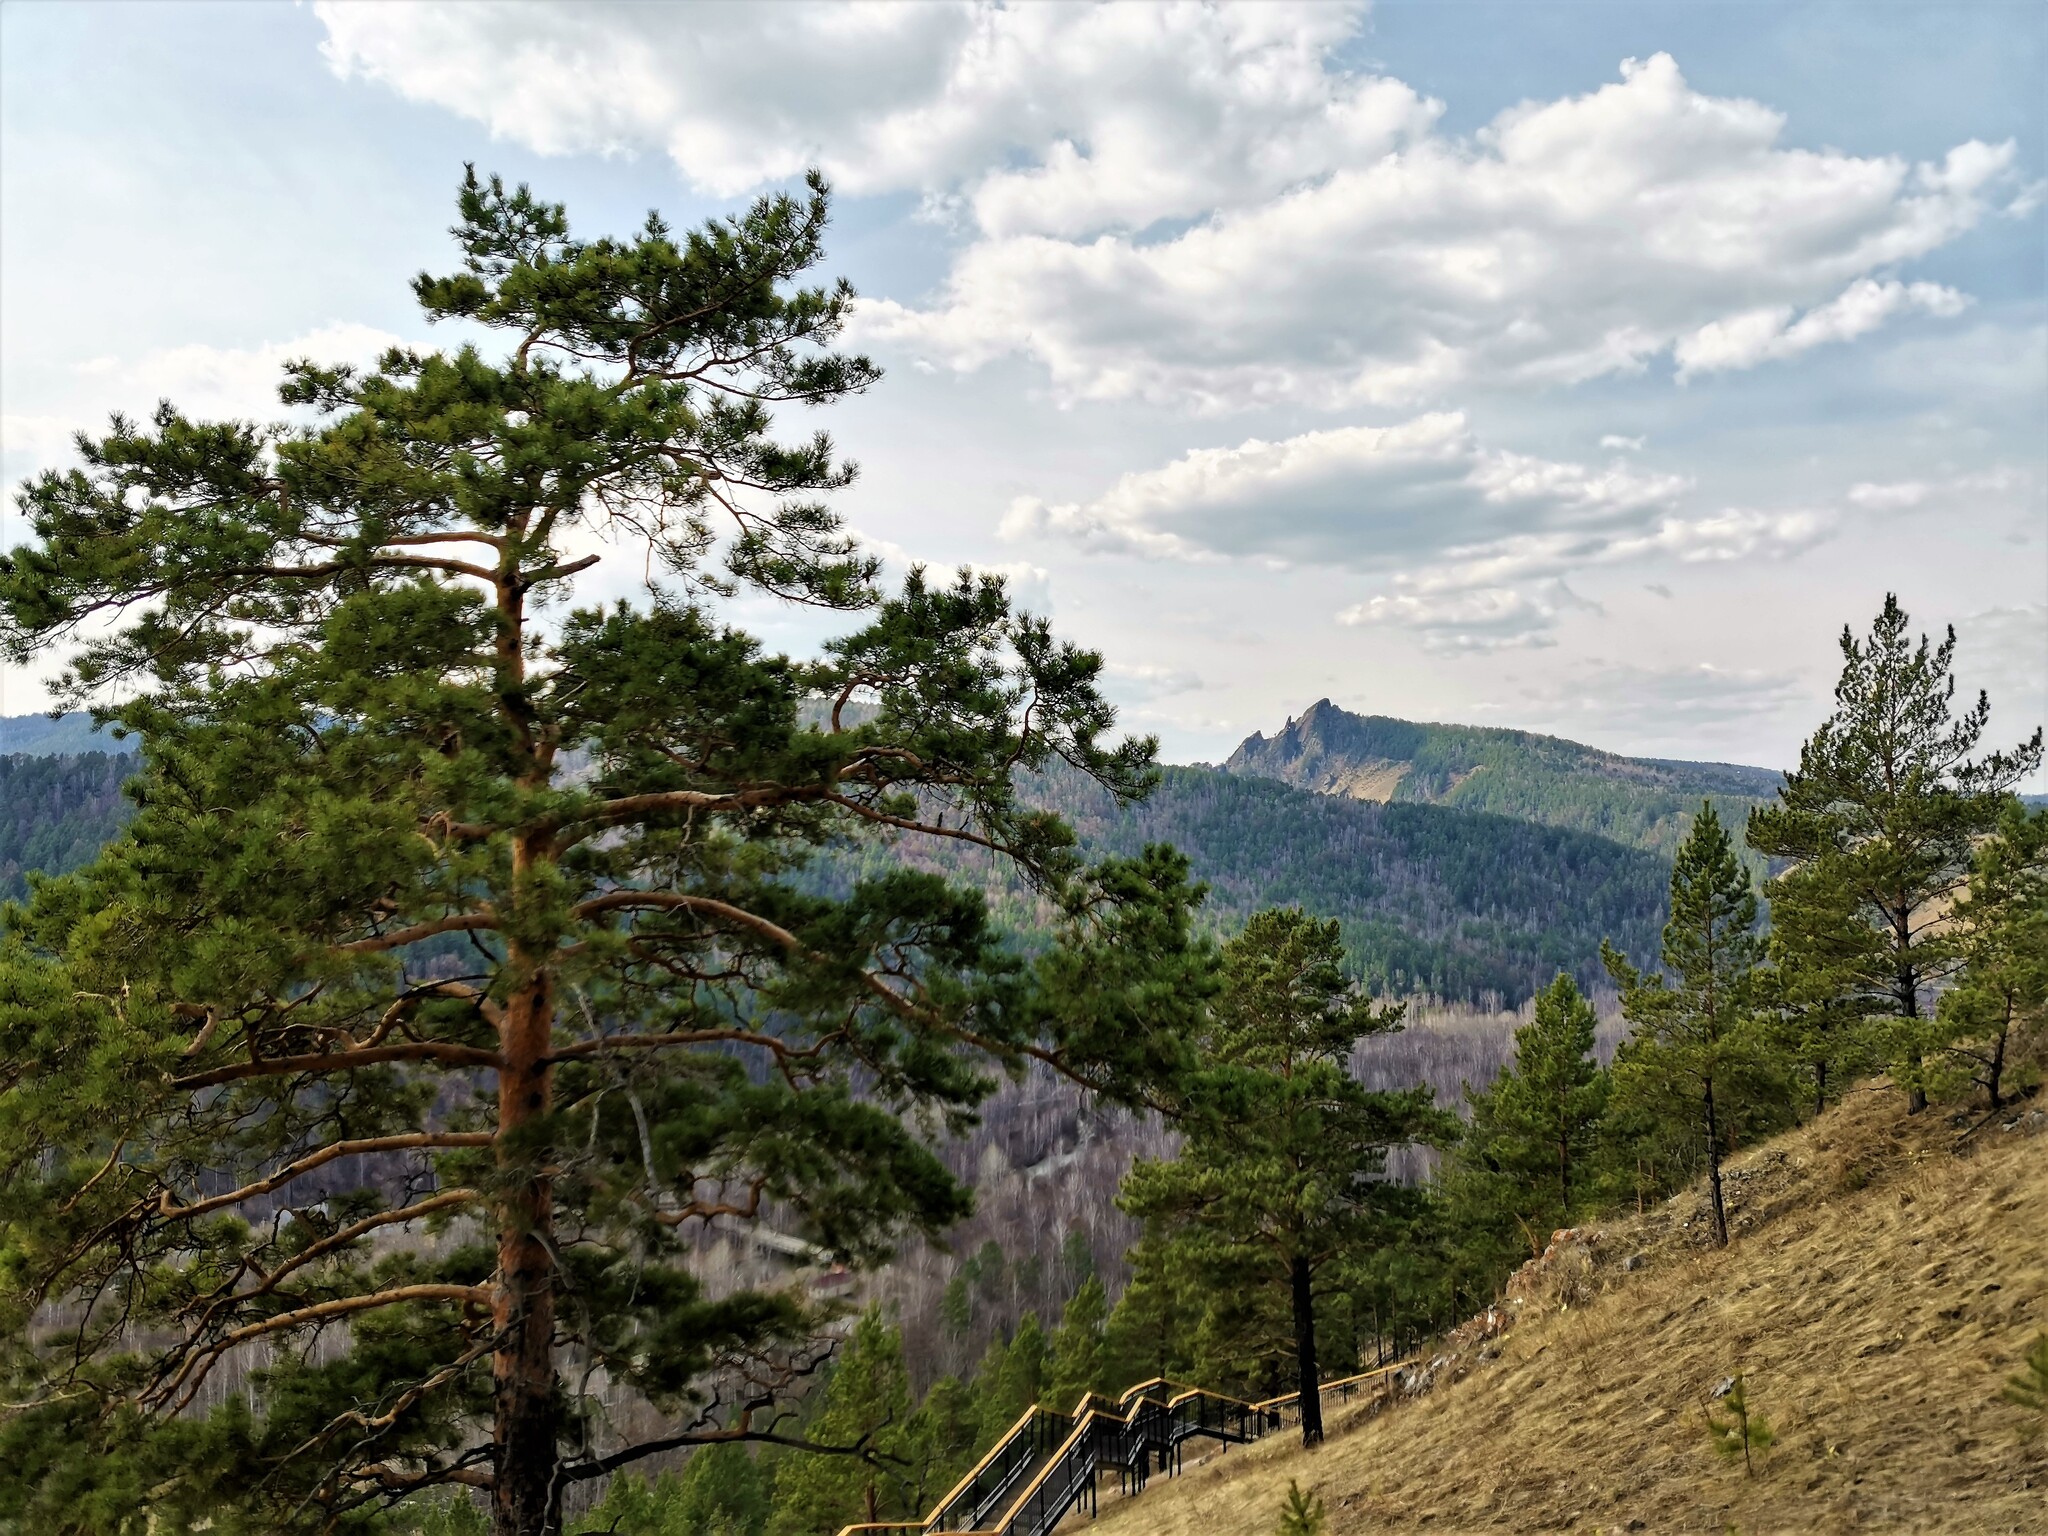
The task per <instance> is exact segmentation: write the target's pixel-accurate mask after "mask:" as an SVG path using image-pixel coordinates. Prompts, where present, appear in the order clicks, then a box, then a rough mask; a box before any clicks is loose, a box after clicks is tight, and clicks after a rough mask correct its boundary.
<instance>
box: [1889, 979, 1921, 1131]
mask: <svg viewBox="0 0 2048 1536" xmlns="http://www.w3.org/2000/svg"><path fill="white" fill-rule="evenodd" d="M1895 995H1896V996H1897V998H1898V1000H1899V1017H1900V1018H1902V1019H1918V1018H1919V1017H1920V978H1919V976H1918V975H1916V974H1915V973H1914V970H1913V968H1912V967H1911V966H1909V965H1902V966H1900V967H1899V979H1898V987H1897V990H1896V993H1895ZM1912 1033H1913V1034H1915V1035H1917V1034H1918V1033H1919V1031H1917V1030H1914V1031H1912ZM1907 1052H1908V1059H1909V1060H1910V1061H1911V1062H1912V1064H1913V1082H1912V1085H1911V1086H1910V1087H1908V1088H1907V1090H1906V1113H1907V1114H1909V1115H1917V1114H1919V1113H1920V1112H1921V1111H1922V1110H1923V1109H1925V1108H1926V1107H1927V1089H1926V1087H1925V1086H1924V1085H1923V1084H1922V1083H1921V1081H1920V1046H1919V1042H1918V1041H1917V1040H1914V1041H1910V1042H1909V1043H1908V1045H1907Z"/></svg>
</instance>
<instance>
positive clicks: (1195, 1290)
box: [1102, 1223, 1201, 1392]
mask: <svg viewBox="0 0 2048 1536" xmlns="http://www.w3.org/2000/svg"><path fill="white" fill-rule="evenodd" d="M1127 1257H1128V1259H1129V1261H1130V1266H1131V1278H1130V1283H1129V1284H1127V1285H1126V1286H1125V1287H1124V1289H1123V1293H1122V1294H1121V1295H1119V1296H1118V1297H1117V1299H1116V1305H1115V1306H1114V1307H1112V1308H1110V1312H1109V1318H1108V1320H1107V1321H1106V1322H1105V1323H1104V1324H1103V1329H1102V1348H1103V1355H1104V1357H1105V1361H1106V1364H1105V1366H1104V1369H1105V1371H1106V1372H1107V1373H1108V1376H1109V1379H1110V1381H1111V1382H1112V1383H1113V1384H1114V1385H1115V1387H1116V1389H1117V1390H1118V1391H1119V1392H1121V1391H1123V1390H1124V1389H1125V1388H1127V1387H1134V1386H1136V1385H1138V1384H1139V1383H1140V1382H1145V1381H1154V1380H1162V1379H1163V1380H1174V1379H1178V1378H1185V1377H1186V1376H1187V1374H1188V1367H1189V1360H1188V1335H1189V1333H1190V1331H1191V1327H1192V1324H1191V1322H1190V1319H1192V1318H1193V1317H1194V1316H1195V1315H1196V1314H1197V1313H1198V1312H1199V1311H1200V1296H1201V1292H1200V1286H1199V1282H1198V1281H1197V1280H1196V1279H1195V1277H1194V1276H1192V1275H1191V1274H1190V1272H1189V1265H1188V1263H1187V1261H1186V1252H1185V1249H1184V1248H1183V1247H1182V1246H1181V1245H1178V1244H1176V1243H1174V1242H1172V1241H1170V1239H1169V1235H1168V1234H1167V1232H1166V1231H1165V1230H1163V1227H1162V1225H1161V1224H1159V1223H1153V1224H1150V1225H1148V1227H1147V1230H1146V1232H1145V1233H1144V1235H1143V1236H1141V1237H1140V1238H1139V1239H1138V1241H1137V1242H1136V1243H1135V1244H1134V1245H1133V1246H1132V1248H1131V1251H1130V1253H1129V1255H1128V1256H1127Z"/></svg>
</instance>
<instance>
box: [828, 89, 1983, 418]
mask: <svg viewBox="0 0 2048 1536" xmlns="http://www.w3.org/2000/svg"><path fill="white" fill-rule="evenodd" d="M1782 128H1783V119H1782V118H1781V117H1780V116H1779V115H1778V114H1777V113H1775V112H1772V111H1770V110H1768V109H1767V108H1765V107H1763V106H1761V105H1759V104H1758V103H1755V102H1750V101H1741V100H1732V99H1726V98H1714V97H1708V96H1704V95H1702V94H1700V93H1698V92H1696V91H1694V90H1692V88H1691V87H1690V86H1688V85H1687V84H1686V82H1685V80H1684V78H1683V77H1682V76H1681V75H1680V73H1679V71H1678V67H1677V65H1676V64H1675V63H1674V62H1673V61H1672V60H1671V59H1670V58H1668V57H1666V56H1663V55H1659V56H1658V57H1656V58H1654V59H1651V60H1648V61H1646V62H1641V63H1635V62H1631V63H1630V64H1627V65H1625V66H1624V69H1623V78H1622V79H1621V81H1619V82H1618V83H1616V84H1612V85H1608V86H1605V87H1603V88H1601V89H1600V90H1598V91H1596V92H1593V93H1592V94H1590V95H1587V96H1583V97H1577V98H1571V99H1567V100H1563V101H1556V102H1550V103H1543V104H1536V105H1531V106H1527V107H1522V108H1517V109H1515V110H1514V111H1511V112H1508V113H1505V114H1503V115H1502V116H1501V117H1500V118H1498V119H1496V121H1495V122H1494V123H1493V124H1492V125H1491V126H1490V127H1489V128H1487V129H1486V130H1484V131H1483V132H1482V133H1480V134H1479V135H1478V136H1477V137H1476V138H1475V139H1473V140H1470V141H1465V140H1453V139H1449V138H1446V137H1444V136H1442V135H1439V134H1435V133H1429V134H1417V135H1411V136H1410V137H1409V138H1407V139H1406V140H1405V141H1404V142H1403V143H1402V144H1401V145H1400V146H1399V147H1397V148H1394V149H1391V150H1389V151H1388V152H1386V153H1385V154H1383V155H1380V156H1378V157H1377V158H1374V159H1371V160H1352V159H1346V158H1343V157H1341V156H1338V157H1333V159H1332V162H1331V164H1330V166H1329V168H1328V170H1327V171H1326V173H1324V174H1322V175H1320V176H1318V177H1315V178H1311V179H1308V180H1305V181H1303V182H1301V183H1300V184H1298V185H1294V186H1291V187H1289V188H1287V189H1285V190H1283V191H1280V192H1278V193H1277V194H1275V195H1274V196H1273V197H1271V198H1270V199H1268V200H1266V201H1264V202H1260V203H1256V204H1246V205H1243V206H1233V205H1220V206H1218V207H1217V208H1216V209H1215V210H1214V211H1213V212H1212V213H1211V214H1210V216H1209V217H1207V218H1205V219H1202V220H1200V221H1199V222H1197V223H1195V224H1194V225H1193V226H1192V227H1189V228H1186V229H1184V230H1181V231H1179V232H1177V233H1173V234H1171V235H1169V236H1165V237H1162V238H1157V239H1147V238H1143V237H1140V236H1136V235H1131V234H1127V233H1115V232H1105V233H1100V234H1097V235H1095V236H1093V237H1092V238H1087V239H1060V238H1054V237H1052V236H1050V235H1047V234H1043V233H1033V234H1010V233H1001V232H995V231H988V230H984V232H983V238H982V239H980V240H979V241H977V242H976V243H974V244H973V245H971V246H969V247H968V248H967V249H966V250H965V251H964V252H963V253H962V254H961V256H960V257H959V258H958V260H957V261H956V263H955V265H954V267H953V269H952V271H951V273H950V274H949V275H948V277H947V279H946V281H945V282H944V284H943V285H942V287H941V289H940V292H939V293H938V295H937V297H936V300H935V302H933V303H931V304H929V305H926V306H923V307H915V306H910V305H905V304H902V303H892V302H879V303H875V304H872V305H870V306H869V307H868V310H867V312H866V318H865V320H864V321H863V329H864V332H865V334H866V335H867V336H868V337H869V338H871V339H872V340H874V341H876V342H877V343H880V344H890V343H894V344H896V345H899V346H902V347H905V348H908V349H911V350H913V351H916V352H919V353H921V354H924V355H928V356H931V357H934V358H937V359H939V360H941V361H943V362H945V363H948V364H950V365H951V366H953V367H956V368H962V369H968V368H974V367H978V366H980V365H982V364H984V363H986V362H988V361H990V360H991V359H994V358H996V357H999V356H1003V355H1006V354H1013V353H1014V354H1022V355H1025V356H1029V357H1031V358H1034V359H1035V360H1037V361H1038V362H1039V363H1040V364H1042V365H1043V366H1044V367H1045V368H1046V370H1047V371H1048V373H1049V375H1050V377H1051V380H1052V383H1053V385H1054V388H1055V389H1056V390H1057V391H1058V392H1059V394H1060V395H1061V396H1062V397H1063V398H1066V399H1069V400H1083V399H1091V400H1092V399H1115V398H1122V397H1141V398H1146V399H1151V400H1157V401H1161V402H1172V403H1177V404H1188V405H1193V406H1195V407H1197V408H1201V409H1207V410H1214V411H1221V410H1228V409H1233V408H1238V407H1242V406H1247V405H1265V404H1272V403H1275V402H1283V401H1291V402H1297V403H1305V404H1309V405H1313V406H1319V407H1324V408H1342V407H1344V406H1347V405H1351V404H1355V403H1358V402H1366V403H1373V404H1397V403H1402V402H1407V401H1414V400H1422V399H1430V398H1439V397H1441V396H1442V395H1443V394H1444V393H1445V392H1446V391H1447V390H1448V389H1450V388H1451V387H1452V386H1454V385H1457V384H1459V383H1460V382H1462V381H1466V380H1470V379H1474V378H1479V377H1484V378H1485V379H1486V380H1488V381H1489V382H1491V383H1496V384H1500V383H1507V384H1514V383H1522V384H1544V383H1560V382H1561V383H1574V382H1579V381H1583V380H1586V379H1591V378H1595V377H1598V376H1601V375H1604V374H1613V373H1632V372H1639V371H1641V370H1643V369H1645V368H1646V367H1647V366H1648V365H1649V364H1650V362H1651V361H1652V360H1653V359H1655V358H1657V357H1659V356H1660V355H1663V354H1666V353H1671V354H1674V355H1675V356H1676V359H1677V361H1678V363H1679V365H1680V368H1681V371H1682V372H1683V374H1684V375H1685V376H1687V377H1690V376H1692V375H1694V374H1698V373H1704V372H1708V371H1714V370H1721V369H1730V368H1742V367H1753V366H1756V365H1757V364H1759V363H1762V362H1765V361H1769V360H1773V359H1780V358H1788V357H1792V356H1795V355H1797V354H1799V353H1801V352H1804V351H1807V350H1810V349H1811V348H1814V347H1818V346H1821V345H1824V344H1828V343H1834V342H1843V341H1848V340H1851V339H1853V338H1855V337H1857V336H1860V335H1865V334H1868V333H1869V332H1870V331H1871V330H1872V329H1874V328H1875V327H1877V326H1879V325H1881V324H1882V323H1884V322H1885V321H1887V320H1889V319H1893V318H1895V317H1898V316H1901V315H1904V314H1906V313H1908V312H1919V313H1926V314H1933V315H1938V316H1950V315H1953V314H1955V313H1957V312H1959V311H1960V309H1961V308H1962V306H1963V305H1964V303H1965V302H1966V300H1965V297H1964V296H1963V295H1962V294H1960V293H1958V292H1956V291H1955V290H1952V289H1948V288H1943V287H1941V286H1939V285H1937V284H1932V283H1924V282H1915V283H1906V282H1902V281H1900V280H1898V279H1895V278H1891V277H1880V276H1875V275H1873V274H1877V273H1882V272H1885V271H1886V270H1887V269H1889V268H1892V267H1895V266H1897V265H1898V264H1900V263H1903V262H1907V261H1910V260H1912V259H1914V258H1916V257H1919V256H1922V255H1924V254H1926V253H1927V252H1929V251H1932V250H1935V249H1937V248H1939V247H1940V246H1942V245H1943V244H1945V243H1947V242H1948V241H1950V240H1952V239H1954V238H1955V237H1956V236H1958V235H1960V234H1962V233H1963V232H1964V231H1966V230H1968V229H1969V228H1971V227H1972V226H1973V225H1975V224H1976V223H1977V222H1978V221H1979V220H1980V219H1982V218H1983V217H1984V216H1985V214H1986V212H1987V211H1988V209H1989V207H1990V199H1991V197H1992V194H1993V192H1994V191H1995V189H1996V187H1997V186H1999V185H2001V184H2002V183H2003V182H2004V181H2006V180H2008V179H2009V178H2010V174H2011V166H2012V161H2013V153H2014V151H2013V146H2012V145H2011V144H2004V145H1998V146H1990V145H1983V144H1977V143H1974V142H1973V143H1970V144H1965V145H1962V146H1960V147H1958V148H1957V149H1956V150H1954V151H1952V152H1951V153H1950V154H1949V155H1948V156H1947V158H1946V159H1945V160H1943V161H1941V162H1939V163H1938V164H1921V165H1917V166H1916V165H1913V164H1910V163H1908V162H1907V161H1905V160H1902V159H1898V158H1895V157H1888V158H1859V157H1855V156H1849V155H1844V154H1839V153H1834V152H1818V151H1808V150H1793V149H1784V148H1781V147H1779V145H1778V142H1777V141H1778V139H1779V136H1780V133H1781V130H1782Z"/></svg>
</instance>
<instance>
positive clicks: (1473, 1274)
mask: <svg viewBox="0 0 2048 1536" xmlns="http://www.w3.org/2000/svg"><path fill="white" fill-rule="evenodd" d="M1597 1024H1598V1019H1597V1018H1596V1017H1595V1015H1594V1013H1593V1006H1592V1004H1591V1003H1589V1002H1587V1001H1586V999H1585V997H1584V996H1583V995H1582V994H1581V993H1580V991H1579V988H1578V984H1577V983H1576V982H1574V981H1573V980H1572V978H1571V977H1570V976H1569V975H1566V974H1563V973H1560V974H1559V975H1558V977H1557V979H1556V980H1554V981H1553V982H1552V983H1551V984H1550V985H1549V986H1548V987H1546V988H1545V989H1544V990H1543V991H1542V992H1540V993H1538V994H1537V997H1536V1011H1535V1016H1534V1017H1533V1018H1532V1019H1531V1020H1530V1022H1529V1023H1527V1024H1524V1025H1523V1026H1521V1028H1519V1029H1517V1030H1516V1031H1515V1059H1514V1063H1513V1064H1512V1065H1511V1066H1510V1067H1509V1068H1508V1069H1507V1070H1506V1071H1505V1072H1503V1073H1502V1074H1501V1075H1500V1077H1499V1078H1498V1079H1497V1080H1496V1081H1495V1082H1494V1083H1493V1085H1492V1086H1491V1087H1489V1088H1485V1089H1480V1090H1477V1091H1475V1090H1473V1089H1472V1088H1471V1086H1470V1085H1469V1084H1468V1085H1467V1087H1466V1095H1467V1099H1468V1101H1469V1102H1470V1104H1471V1106H1472V1120H1471V1123H1470V1124H1469V1125H1468V1126H1466V1127H1465V1129H1464V1131H1463V1132H1462V1133H1461V1135H1460V1137H1459V1140H1458V1144H1457V1147H1456V1149H1455V1150H1454V1152H1453V1153H1452V1155H1451V1157H1450V1159H1449V1162H1448V1163H1447V1165H1446V1167H1445V1170H1444V1174H1443V1177H1442V1179H1441V1180H1440V1184H1441V1188H1442V1192H1443V1197H1444V1206H1445V1209H1444V1213H1443V1215H1444V1220H1445V1221H1446V1222H1447V1223H1448V1226H1449V1229H1450V1231H1451V1233H1452V1234H1453V1239H1454V1241H1455V1243H1456V1245H1457V1248H1458V1250H1459V1251H1458V1258H1457V1264H1458V1268H1459V1270H1460V1272H1461V1277H1462V1278H1463V1279H1464V1281H1465V1283H1466V1284H1467V1286H1468V1287H1469V1288H1470V1289H1472V1290H1473V1291H1477V1292H1480V1293H1482V1297H1481V1299H1486V1298H1490V1297H1491V1295H1492V1292H1493V1289H1494V1287H1495V1286H1497V1285H1498V1284H1499V1283H1500V1281H1502V1280H1504V1279H1506V1278H1507V1275H1508V1273H1509V1271H1510V1270H1511V1269H1512V1268H1513V1266H1514V1264H1515V1263H1517V1262H1519V1261H1520V1260H1521V1259H1522V1258H1526V1257H1533V1255H1534V1254H1536V1253H1540V1252H1541V1251H1542V1249H1543V1244H1544V1242H1545V1241H1546V1240H1547V1239H1548V1237H1549V1235H1550V1233H1551V1231H1552V1230H1553V1229H1555V1228H1557V1227H1564V1226H1569V1225H1571V1223H1572V1219H1573V1217H1574V1215H1575V1214H1576V1213H1578V1212H1579V1211H1581V1210H1583V1209H1585V1208H1587V1207H1588V1206H1589V1205H1590V1204H1592V1203H1593V1196H1594V1185H1595V1181H1596V1161H1597V1154H1598V1152H1599V1150H1600V1140H1601V1137H1600V1133H1601V1116H1602V1114H1603V1113H1604V1112H1605V1109H1606V1104H1607V1092H1608V1082H1607V1074H1606V1073H1605V1072H1603V1071H1602V1070H1601V1069H1600V1066H1599V1064H1598V1063H1597V1062H1596V1061H1595V1060H1594V1059H1593V1037H1594V1031H1595V1028H1596V1026H1597Z"/></svg>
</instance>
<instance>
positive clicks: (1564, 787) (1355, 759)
mask: <svg viewBox="0 0 2048 1536" xmlns="http://www.w3.org/2000/svg"><path fill="white" fill-rule="evenodd" d="M1223 768H1224V771H1225V772H1227V773H1234V774H1241V775H1255V776H1257V777H1260V778H1268V779H1278V780H1280V781H1281V782H1282V783H1286V784H1292V785H1294V786H1295V787H1296V788H1298V789H1306V790H1311V791H1313V792H1315V793H1317V794H1323V795H1336V796H1342V797H1345V798H1349V799H1356V800H1377V801H1383V802H1386V801H1391V802H1393V803H1396V804H1410V803H1421V804H1429V805H1448V806H1455V807H1458V808H1460V809H1463V810H1472V811H1490V812H1492V813H1494V814H1495V815H1499V816H1512V817H1515V818H1517V819H1519V820H1523V821H1534V822H1541V823H1543V824H1544V825H1546V826H1555V827H1568V828H1570V829H1572V830H1574V831H1579V832H1593V833H1597V834H1598V835H1600V836H1602V837H1611V838H1614V839H1615V840H1616V841H1618V842H1624V843H1628V844H1630V845H1632V846H1634V847H1638V848H1652V849H1656V850H1658V851H1660V852H1669V851H1670V850H1671V849H1673V848H1675V847H1676V846H1677V843H1678V840H1679V839H1680V838H1681V837H1683V836H1684V833H1685V827H1686V825H1687V820H1686V818H1687V817H1689V816H1690V815H1691V813H1692V812H1694V811H1696V810H1697V809H1698V808H1699V803H1700V801H1701V800H1702V799H1703V798H1708V797H1711V798H1712V799H1714V800H1715V801H1716V802H1717V803H1718V804H1719V805H1720V806H1721V808H1722V810H1723V812H1724V814H1727V813H1730V812H1732V813H1733V815H1732V821H1733V823H1734V824H1735V825H1736V826H1740V825H1741V822H1742V812H1743V811H1744V810H1746V809H1747V807H1748V806H1750V805H1751V804H1754V803H1756V802H1758V801H1761V800H1765V799H1768V798H1770V797H1771V796H1772V795H1774V794H1775V793H1776V792H1777V787H1778V783H1779V779H1780V775H1779V774H1778V773H1777V772H1776V771H1775V770H1773V769H1769V768H1750V767H1745V766H1743V765H1741V764H1738V763H1687V762H1675V761H1670V760H1667V759H1660V758H1636V757H1621V756H1618V755H1616V754H1615V753H1612V752H1602V751H1600V750H1599V749H1598V748H1595V747H1587V746H1582V745H1580V744H1579V743H1578V742H1575V741H1565V740H1563V739H1562V738H1560V737H1556V736H1538V735H1535V734H1534V733H1532V732H1529V731H1510V730H1499V729H1494V728H1491V727H1484V726H1470V725H1422V724H1417V723H1416V722H1414V721H1410V720H1396V719H1393V718H1391V717H1389V716H1386V715H1354V714H1352V713H1351V712H1350V711H1349V710H1344V709H1339V708H1338V707H1337V706H1336V705H1334V704H1332V703H1331V702H1330V701H1329V700H1328V699H1322V700H1319V701H1318V702H1317V703H1315V704H1313V705H1311V706H1310V707H1309V709H1308V711H1307V713H1305V714H1303V715H1302V716H1301V718H1300V719H1298V720H1290V721H1288V722H1287V725H1286V727H1285V728H1284V729H1283V730H1282V731H1281V732H1280V733H1279V734H1278V735H1276V736H1274V737H1272V738H1271V739H1268V738H1267V737H1266V736H1264V735H1263V734H1260V733H1257V732H1254V733H1253V734H1252V735H1251V736H1250V737H1248V738H1247V739H1246V740H1245V741H1244V742H1243V743H1242V744H1241V745H1239V747H1238V749H1237V750H1236V751H1235V752H1233V753H1232V754H1231V755H1230V757H1229V759H1228V760H1227V761H1226V762H1225V763H1224V764H1223Z"/></svg>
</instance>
